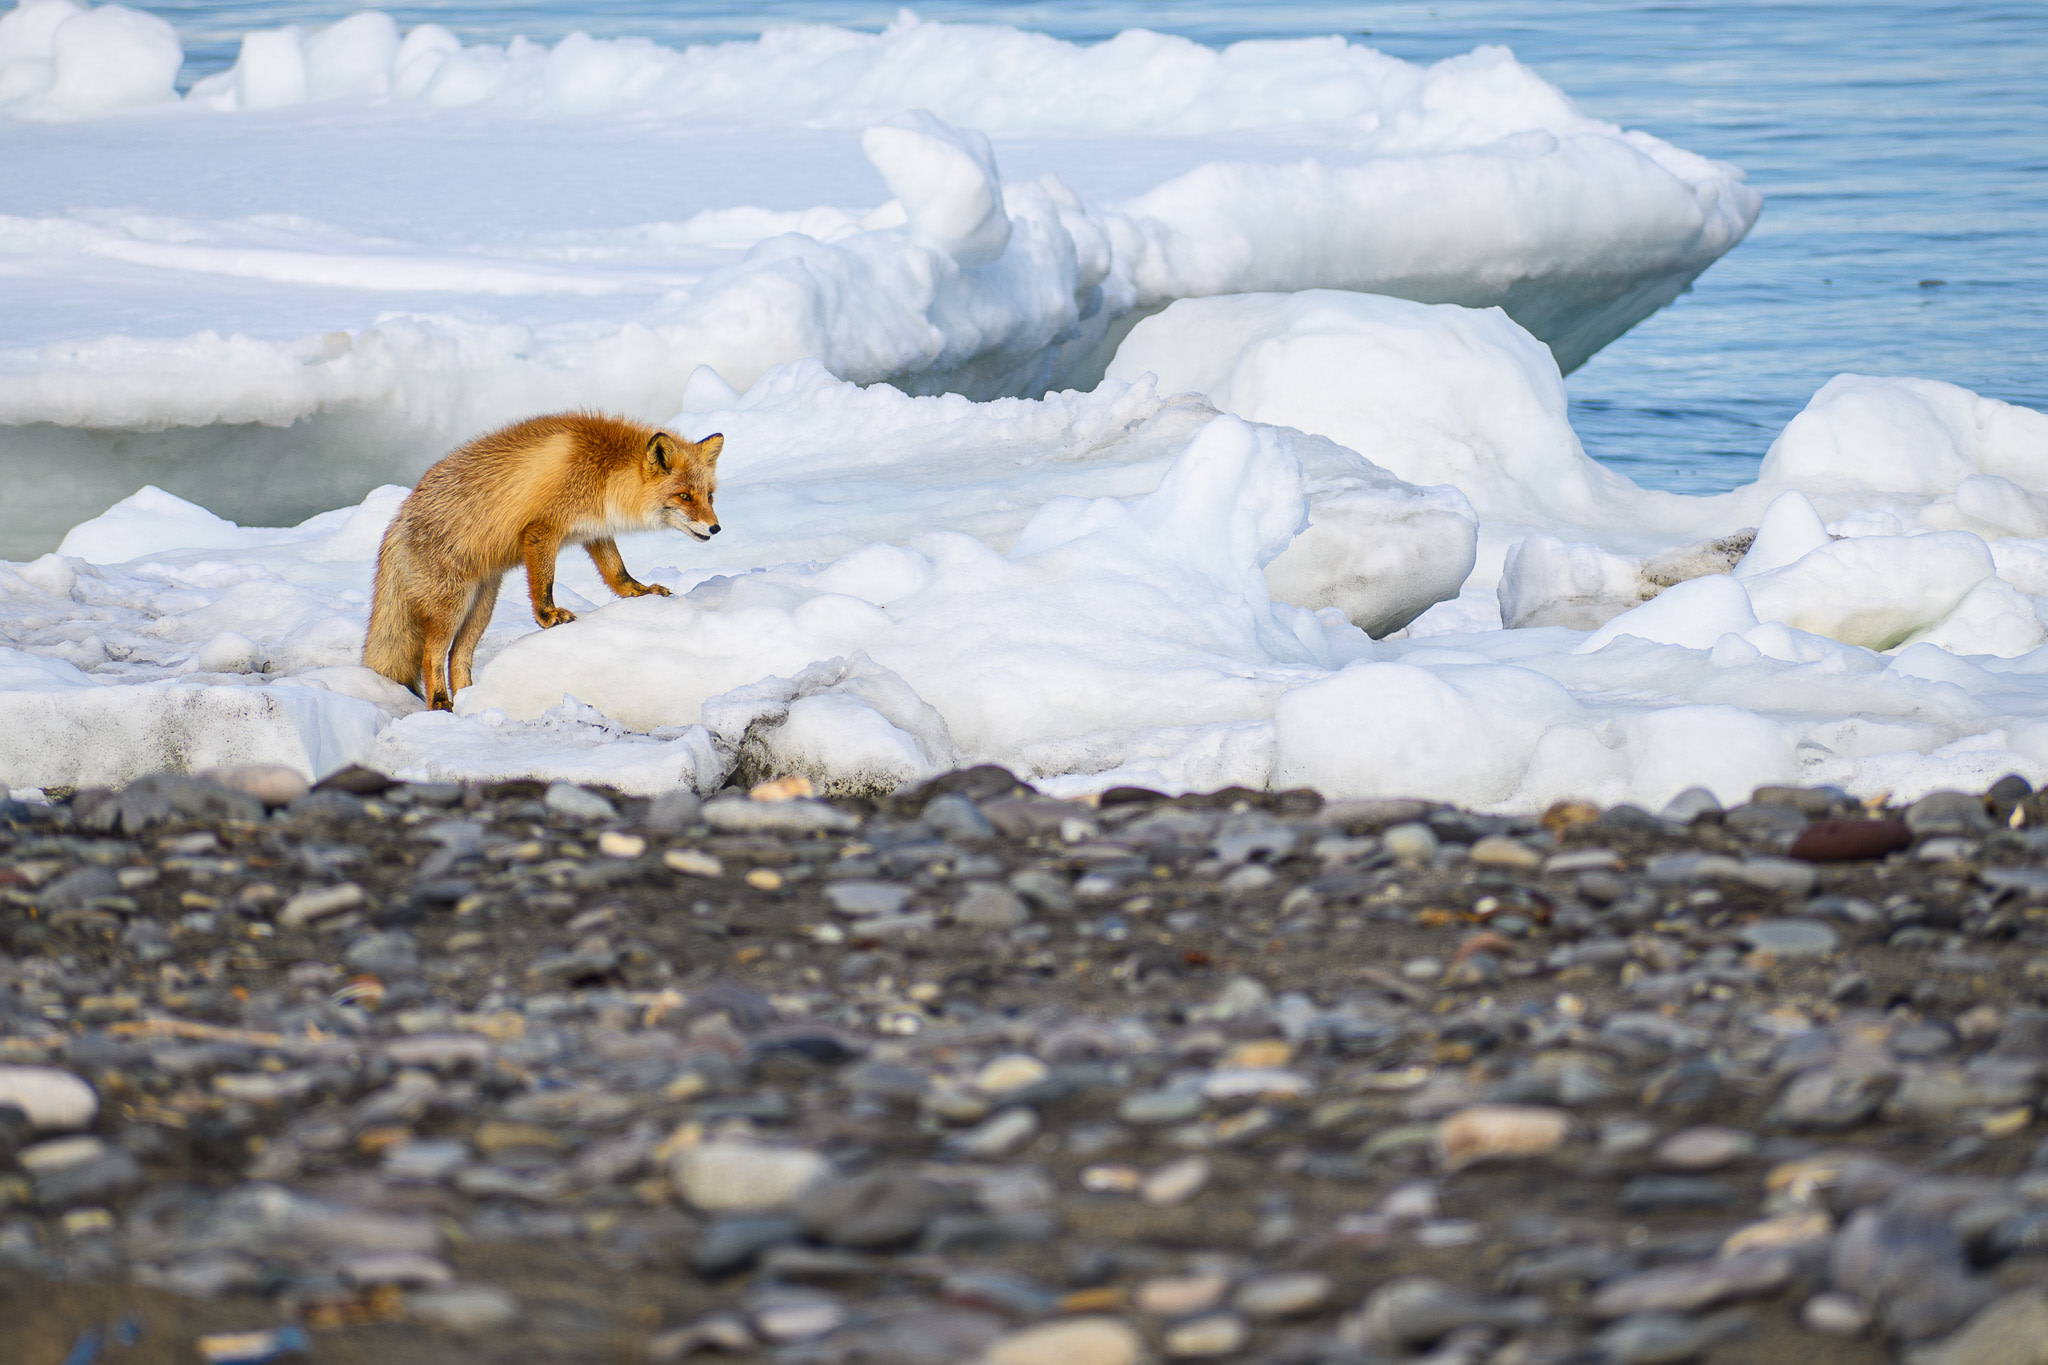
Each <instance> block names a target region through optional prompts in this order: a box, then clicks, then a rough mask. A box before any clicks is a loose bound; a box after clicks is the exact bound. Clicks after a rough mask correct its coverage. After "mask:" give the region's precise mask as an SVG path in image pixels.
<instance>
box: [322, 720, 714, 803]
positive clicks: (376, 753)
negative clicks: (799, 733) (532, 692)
mask: <svg viewBox="0 0 2048 1365" xmlns="http://www.w3.org/2000/svg"><path fill="white" fill-rule="evenodd" d="M361 761H363V762H365V763H367V764H369V765H371V766H373V767H375V768H378V769H380V770H381V771H384V772H389V773H392V774H393V775H395V776H398V777H402V778H404V779H406V780H408V781H414V782H492V781H505V780H508V779H512V778H547V779H550V780H553V781H561V782H579V783H584V784H587V785H590V786H603V787H614V788H616V789H618V790H619V791H622V792H627V793H630V794H632V795H636V796H653V795H657V794H659V793H661V792H667V791H674V790H676V789H677V788H678V787H687V788H690V789H692V790H694V791H699V792H709V791H715V790H717V789H718V787H719V786H720V785H721V784H722V783H723V782H724V780H725V775H726V773H727V771H728V770H729V769H728V765H727V763H726V760H725V758H724V757H723V756H722V755H721V754H720V753H719V750H718V746H717V744H716V743H715V742H714V741H713V740H712V738H711V733H710V731H708V730H706V729H705V728H704V727H703V726H701V725H690V726H683V727H679V728H677V729H674V730H661V731H656V732H655V733H652V734H636V733H634V732H632V731H630V730H628V729H626V728H625V727H623V726H621V725H619V724H618V723H617V722H616V721H613V720H610V719H608V718H607V717H606V716H604V715H603V714H602V713H601V712H599V711H598V710H597V709H596V708H595V707H591V706H585V705H583V704H582V703H581V702H578V701H577V700H576V699H575V698H573V697H567V696H565V697H562V698H561V700H560V702H559V703H558V704H557V705H555V706H552V707H549V708H547V709H546V710H544V711H542V712H541V713H540V714H539V715H537V716H535V717H533V718H532V719H530V720H512V719H509V718H507V717H506V715H505V713H504V712H502V711H484V712H480V713H478V714H475V715H469V716H455V715H450V714H449V713H448V712H446V711H418V712H415V713H414V714H412V715H409V716H404V717H401V718H400V719H399V720H397V721H394V722H393V723H392V724H391V725H389V726H388V727H386V728H385V730H384V731H383V733H382V734H380V735H378V736H377V740H376V743H375V744H374V746H367V747H366V750H365V752H364V753H363V756H362V760H361Z"/></svg>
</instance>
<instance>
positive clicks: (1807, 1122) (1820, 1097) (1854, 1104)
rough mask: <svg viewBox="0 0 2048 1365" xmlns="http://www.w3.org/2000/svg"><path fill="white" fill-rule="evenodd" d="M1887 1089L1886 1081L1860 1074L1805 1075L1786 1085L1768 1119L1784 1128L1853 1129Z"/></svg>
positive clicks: (1823, 1072)
mask: <svg viewBox="0 0 2048 1365" xmlns="http://www.w3.org/2000/svg"><path fill="white" fill-rule="evenodd" d="M1890 1089H1891V1085H1890V1081H1889V1080H1888V1079H1887V1078H1885V1077H1882V1076H1874V1075H1869V1074H1866V1073H1864V1072H1860V1071H1846V1070H1835V1069H1833V1068H1825V1067H1824V1068H1821V1069H1819V1070H1815V1071H1807V1072H1803V1073H1801V1074H1800V1075H1797V1076H1795V1077H1793V1078H1792V1080H1791V1081H1790V1082H1788V1083H1787V1084H1786V1086H1785V1088H1784V1090H1783V1091H1782V1092H1780V1094H1779V1096H1778V1102H1777V1104H1776V1105H1774V1106H1772V1109H1771V1113H1770V1118H1771V1121H1772V1122H1774V1123H1779V1124H1783V1125H1784V1126H1786V1127H1788V1128H1816V1129H1821V1130H1840V1129H1844V1128H1854V1127H1856V1126H1857V1125H1858V1124H1861V1123H1863V1122H1865V1121H1867V1120H1868V1119H1869V1118H1870V1116H1871V1115H1873V1114H1875V1113H1876V1112H1877V1108H1878V1106H1879V1105H1880V1104H1882V1103H1883V1102H1884V1098H1885V1095H1886V1094H1887V1092H1889V1090H1890Z"/></svg>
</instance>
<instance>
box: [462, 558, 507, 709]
mask: <svg viewBox="0 0 2048 1365" xmlns="http://www.w3.org/2000/svg"><path fill="white" fill-rule="evenodd" d="M504 578H505V576H504V575H503V574H494V575H492V576H491V577H489V578H486V579H485V580H484V581H483V582H481V583H478V584H476V585H475V586H474V587H473V588H471V589H470V598H469V611H468V613H467V614H465V615H464V616H463V618H462V625H461V627H460V628H458V629H457V630H456V632H455V645H454V648H452V649H451V650H449V652H448V686H449V687H450V689H451V690H453V691H455V692H460V691H461V690H462V689H463V688H465V687H467V686H469V684H470V671H471V667H472V665H473V664H474V663H475V660H476V644H477V641H479V640H481V639H483V638H484V631H485V629H486V628H488V627H489V626H490V624H491V612H492V611H493V610H494V609H495V608H496V607H497V605H498V585H499V584H500V583H501V582H503V581H504Z"/></svg>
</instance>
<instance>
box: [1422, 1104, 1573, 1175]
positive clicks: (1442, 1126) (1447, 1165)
mask: <svg viewBox="0 0 2048 1365" xmlns="http://www.w3.org/2000/svg"><path fill="white" fill-rule="evenodd" d="M1571 1127H1572V1120H1571V1115H1569V1114H1567V1113H1565V1112H1564V1111H1563V1110H1562V1109H1548V1108H1544V1107H1542V1106H1540V1105H1528V1104H1481V1105H1474V1106H1473V1107H1471V1108H1469V1109H1461V1110H1459V1111H1458V1112H1457V1113H1455V1114H1452V1115H1451V1116H1450V1117H1448V1118H1446V1119H1444V1120H1443V1121H1442V1122H1441V1123H1439V1124H1438V1125H1437V1130H1436V1141H1437V1149H1438V1151H1439V1152H1441V1153H1442V1156H1443V1162H1444V1169H1445V1170H1449V1171H1457V1170H1463V1169H1464V1168H1465V1167H1467V1166H1470V1165H1472V1164H1473V1163H1475V1162H1480V1161H1491V1160H1499V1159H1505V1158H1516V1157H1532V1156H1542V1155H1543V1154H1544V1153H1546V1152H1554V1151H1556V1150H1557V1149H1558V1148H1559V1147H1561V1146H1563V1145H1564V1140H1565V1138H1566V1137H1567V1136H1568V1135H1569V1134H1570V1133H1571Z"/></svg>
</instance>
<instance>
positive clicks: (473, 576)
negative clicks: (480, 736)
mask: <svg viewBox="0 0 2048 1365" xmlns="http://www.w3.org/2000/svg"><path fill="white" fill-rule="evenodd" d="M724 446H725V437H723V436H720V435H712V436H707V437H705V438H704V439H703V440H701V441H694V442H692V441H686V440H684V439H683V438H682V437H680V436H678V435H676V434H675V433H674V432H671V431H662V430H659V429H657V428H655V427H651V426H648V425H646V424H645V423H641V422H629V421H626V420H624V419H621V418H617V417H606V416H602V415H600V414H597V413H587V412H563V413H556V414H554V415H552V416H548V417H533V418H529V419H527V420H526V421H524V422H515V423H514V424H513V425H511V426H509V427H506V428H504V429H503V430H501V431H494V432H492V433H490V434H489V435H488V436H479V437H477V438H476V439H475V440H474V441H471V442H470V443H469V444H468V445H466V446H463V447H462V448H461V449H459V450H457V451H455V452H454V453H453V454H450V455H448V456H446V457H444V458H443V459H442V460H441V461H440V463H438V464H436V465H435V466H434V467H433V468H432V469H429V470H428V471H427V472H426V473H425V474H424V475H423V476H421V478H420V481H419V484H418V485H417V486H416V487H415V488H414V489H413V490H412V493H411V494H410V495H409V496H408V497H407V498H406V500H405V502H404V503H403V504H401V505H400V506H399V509H398V515H397V516H395V517H393V518H392V519H391V525H390V526H389V527H387V528H385V531H384V543H383V545H382V546H381V547H380V548H379V549H378V551H377V579H376V586H375V587H374V589H373V590H372V592H371V598H370V630H369V634H368V636H367V638H366V639H365V640H364V642H363V662H364V663H365V664H366V665H368V666H369V667H371V668H374V669H376V670H377V671H378V672H379V673H382V674H383V675H384V676H385V677H387V678H391V679H394V680H396V681H398V682H401V683H403V684H405V685H406V686H407V687H409V688H411V689H412V690H413V691H414V692H417V693H418V694H419V695H420V696H421V697H422V698H424V699H425V701H426V703H427V705H429V706H431V707H433V708H434V709H435V710H439V711H448V710H453V709H454V705H455V701H454V698H455V693H457V692H459V691H461V690H462V689H463V688H465V687H467V686H469V682H470V665H471V662H472V661H473V660H474V658H475V657H476V644H477V641H478V640H479V639H481V638H483V633H484V628H485V627H486V626H488V625H489V624H490V623H491V609H492V607H494V606H496V605H497V600H498V583H499V580H501V579H502V578H503V577H504V576H505V572H506V570H508V569H510V568H511V567H512V566H513V565H515V564H520V563H523V564H525V566H526V588H527V592H528V594H529V595H530V596H531V597H532V599H533V619H534V620H536V621H538V622H540V623H541V625H543V626H558V625H561V624H562V623H563V622H564V621H573V620H575V619H576V618H575V616H574V615H572V614H571V613H569V612H567V611H564V610H563V609H562V608H560V607H558V606H556V605H555V556H556V555H557V554H559V553H560V552H561V548H562V546H563V545H564V544H568V543H575V544H580V545H582V546H583V547H584V548H585V549H586V550H588V551H589V552H590V558H591V561H592V562H593V563H595V564H596V565H597V571H598V572H599V573H600V574H602V575H604V581H605V584H606V586H608V587H609V588H610V589H611V590H612V591H613V592H615V593H617V594H618V595H619V596H621V597H640V596H642V595H644V594H647V593H658V594H660V595H661V596H663V597H666V596H668V589H667V588H664V587H662V586H661V585H660V584H658V583H655V584H648V583H640V582H637V581H635V580H634V578H633V576H632V575H631V574H629V573H627V572H626V564H625V561H624V560H622V559H620V558H619V547H618V543H617V542H616V541H614V540H613V539H612V537H613V536H615V535H618V534H619V533H620V532H622V531H651V530H654V529H655V528H657V527H660V526H670V527H673V528H675V529H676V530H678V531H687V532H689V533H690V534H691V535H693V536H695V537H696V538H697V539H698V540H709V539H711V537H713V536H715V535H717V534H718V514H717V513H716V512H715V511H713V510H712V506H711V495H712V493H713V492H714V491H715V490H716V489H717V486H718V452H719V451H720V450H722V449H723V448H724Z"/></svg>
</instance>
